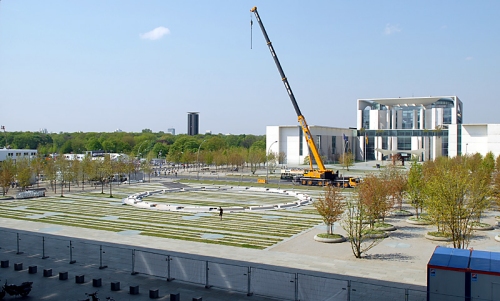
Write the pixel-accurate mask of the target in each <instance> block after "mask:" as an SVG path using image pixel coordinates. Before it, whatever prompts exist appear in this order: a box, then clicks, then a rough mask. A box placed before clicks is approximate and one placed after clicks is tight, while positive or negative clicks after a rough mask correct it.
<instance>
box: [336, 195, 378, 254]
mask: <svg viewBox="0 0 500 301" xmlns="http://www.w3.org/2000/svg"><path fill="white" fill-rule="evenodd" d="M365 209H366V205H365V203H364V202H363V200H362V199H361V198H360V197H359V194H357V193H356V192H354V193H353V194H352V195H351V198H350V199H349V200H348V201H347V204H346V211H345V214H344V217H343V218H342V220H341V225H342V228H343V229H344V230H345V231H346V233H347V238H348V240H349V242H350V244H351V250H352V253H353V254H354V257H356V258H361V257H362V255H363V254H364V253H366V252H367V251H368V250H370V249H371V248H373V247H375V246H376V245H377V244H379V242H380V241H382V237H380V238H372V237H371V236H370V235H368V234H367V231H368V227H369V225H368V224H365V223H363V222H364V221H365V220H366V218H367V217H368V216H367V214H366V210H365Z"/></svg>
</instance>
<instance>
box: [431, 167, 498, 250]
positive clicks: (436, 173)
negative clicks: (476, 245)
mask: <svg viewBox="0 0 500 301" xmlns="http://www.w3.org/2000/svg"><path fill="white" fill-rule="evenodd" d="M468 160H472V161H476V163H471V162H470V161H469V162H467V161H468ZM480 162H481V161H477V159H476V158H471V159H469V158H467V157H455V158H448V157H440V158H438V159H437V160H436V161H435V162H433V163H428V164H424V174H425V175H426V177H425V183H426V185H425V192H426V196H427V197H426V200H425V206H426V208H427V212H428V214H429V216H430V217H431V218H432V220H433V221H434V222H435V223H436V225H437V226H438V231H441V232H444V233H445V234H448V235H450V237H451V238H452V241H453V247H454V248H461V249H463V248H467V247H468V245H469V241H470V237H471V232H472V228H471V227H470V222H472V221H473V220H475V219H478V218H479V217H480V214H481V212H482V211H483V210H484V209H485V208H487V206H488V204H489V197H490V196H491V193H492V192H491V189H490V183H491V174H489V173H488V171H487V169H486V168H479V167H478V165H480ZM478 163H479V164H478ZM468 165H469V166H474V167H475V168H474V169H471V168H469V166H468Z"/></svg>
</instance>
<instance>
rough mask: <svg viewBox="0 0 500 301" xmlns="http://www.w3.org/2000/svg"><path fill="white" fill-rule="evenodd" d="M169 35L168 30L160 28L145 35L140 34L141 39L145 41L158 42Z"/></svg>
mask: <svg viewBox="0 0 500 301" xmlns="http://www.w3.org/2000/svg"><path fill="white" fill-rule="evenodd" d="M167 34H170V29H168V28H166V27H163V26H160V27H156V28H155V29H153V30H151V31H148V32H146V33H141V34H140V37H141V39H145V40H158V39H161V38H162V37H163V36H164V35H167Z"/></svg>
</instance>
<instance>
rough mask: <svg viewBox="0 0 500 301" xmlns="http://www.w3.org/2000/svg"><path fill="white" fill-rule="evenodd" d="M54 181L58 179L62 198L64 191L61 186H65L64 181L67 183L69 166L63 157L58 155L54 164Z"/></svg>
mask: <svg viewBox="0 0 500 301" xmlns="http://www.w3.org/2000/svg"><path fill="white" fill-rule="evenodd" d="M55 164H56V170H57V172H56V179H57V178H59V180H60V182H61V197H63V196H64V189H63V186H64V185H65V184H66V181H68V178H69V164H70V162H69V161H68V160H66V158H65V157H64V155H60V156H59V157H58V158H57V160H56V162H55Z"/></svg>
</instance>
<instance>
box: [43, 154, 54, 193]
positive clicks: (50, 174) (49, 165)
mask: <svg viewBox="0 0 500 301" xmlns="http://www.w3.org/2000/svg"><path fill="white" fill-rule="evenodd" d="M54 160H55V157H52V158H48V159H47V160H46V161H45V166H44V171H43V173H44V175H45V178H47V180H49V183H50V187H51V188H53V189H54V193H57V169H56V165H55V162H54Z"/></svg>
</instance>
